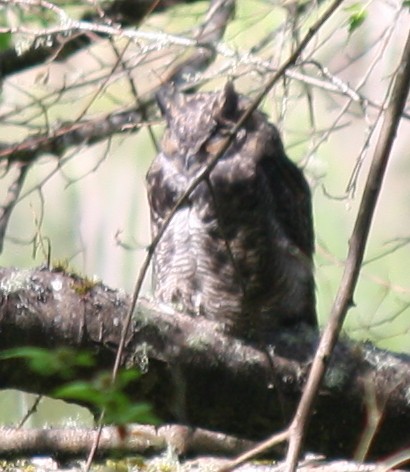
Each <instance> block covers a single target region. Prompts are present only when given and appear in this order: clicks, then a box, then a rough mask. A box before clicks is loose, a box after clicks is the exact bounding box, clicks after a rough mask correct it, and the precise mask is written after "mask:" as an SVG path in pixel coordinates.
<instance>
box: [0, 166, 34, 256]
mask: <svg viewBox="0 0 410 472" xmlns="http://www.w3.org/2000/svg"><path fill="white" fill-rule="evenodd" d="M28 169H29V164H27V163H22V164H21V165H20V166H19V168H18V174H17V176H16V178H15V179H14V180H13V182H12V183H11V185H10V187H9V188H8V191H7V196H6V198H5V201H4V203H3V205H2V206H1V207H0V253H1V252H2V250H3V244H4V236H5V234H6V229H7V225H8V222H9V219H10V216H11V213H12V211H13V208H14V207H15V206H16V203H17V201H18V198H19V195H20V192H21V189H22V188H23V185H24V181H25V180H26V176H27V172H28Z"/></svg>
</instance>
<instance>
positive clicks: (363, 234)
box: [286, 33, 410, 472]
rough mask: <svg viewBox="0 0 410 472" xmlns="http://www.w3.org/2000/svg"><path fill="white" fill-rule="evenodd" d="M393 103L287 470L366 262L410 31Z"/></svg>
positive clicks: (408, 84) (404, 91)
mask: <svg viewBox="0 0 410 472" xmlns="http://www.w3.org/2000/svg"><path fill="white" fill-rule="evenodd" d="M392 81H393V82H394V85H393V88H392V93H391V97H390V103H389V105H388V108H387V110H386V113H385V116H384V120H383V124H382V128H381V131H380V135H379V139H378V143H377V145H376V151H375V154H374V157H373V162H372V165H371V168H370V171H369V175H368V178H367V182H366V186H365V189H364V193H363V197H362V200H361V204H360V208H359V212H358V215H357V219H356V224H355V227H354V229H353V233H352V236H351V238H350V241H349V252H348V256H347V260H346V266H345V271H344V273H343V277H342V280H341V283H340V288H339V291H338V293H337V295H336V299H335V301H334V304H333V307H332V311H331V315H330V319H329V322H328V324H327V326H326V328H325V331H324V332H323V336H322V338H321V341H320V344H319V347H318V349H317V352H316V355H315V358H314V360H313V364H312V369H311V372H310V375H309V377H308V380H307V383H306V387H305V389H304V392H303V395H302V398H301V401H300V403H299V407H298V409H297V411H296V414H295V417H294V419H293V422H292V424H291V426H290V441H289V450H288V456H287V460H286V463H287V470H288V471H289V472H291V471H294V470H296V467H297V462H298V458H299V455H300V450H301V447H302V442H303V438H304V435H305V434H306V429H307V424H308V421H309V419H310V416H311V414H312V407H313V403H314V401H315V399H316V397H317V393H318V391H319V387H320V385H321V382H322V380H323V377H324V375H325V373H326V369H327V366H328V363H329V359H330V357H331V355H332V352H333V350H334V347H335V345H336V342H337V340H338V337H339V334H340V330H341V328H342V325H343V322H344V319H345V317H346V314H347V312H348V310H349V308H350V307H351V306H352V304H353V294H354V291H355V288H356V284H357V280H358V277H359V273H360V268H361V264H362V261H363V256H364V251H365V248H366V243H367V239H368V236H369V232H370V226H371V223H372V219H373V214H374V210H375V207H376V203H377V200H378V197H379V194H380V191H381V189H382V183H383V178H384V175H385V172H386V166H387V162H388V160H389V156H390V152H391V149H392V146H393V142H394V139H395V137H396V133H397V129H398V127H399V123H400V119H401V114H402V112H403V110H404V107H405V105H406V99H407V96H408V93H409V88H410V33H409V35H408V38H407V42H406V45H405V47H404V51H403V55H402V59H401V62H400V66H399V69H398V72H397V75H396V76H395V78H393V79H392Z"/></svg>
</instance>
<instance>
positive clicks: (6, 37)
mask: <svg viewBox="0 0 410 472" xmlns="http://www.w3.org/2000/svg"><path fill="white" fill-rule="evenodd" d="M10 44H11V33H0V51H4V50H5V49H8V48H9V47H10Z"/></svg>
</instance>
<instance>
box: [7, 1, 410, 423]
mask: <svg viewBox="0 0 410 472" xmlns="http://www.w3.org/2000/svg"><path fill="white" fill-rule="evenodd" d="M56 4H58V6H59V7H60V8H62V9H64V11H66V12H67V14H68V15H70V17H72V18H80V17H81V15H83V13H84V9H85V8H90V5H89V4H86V6H84V5H83V3H82V2H70V3H68V2H65V1H62V0H61V1H59V2H56ZM328 4H329V2H324V3H321V2H320V3H316V2H313V3H310V2H292V1H285V2H276V1H268V0H238V1H237V5H236V14H235V17H234V19H232V21H230V23H229V25H228V27H227V30H226V32H225V35H224V38H223V42H222V43H221V45H220V48H219V50H218V54H217V57H216V60H215V61H214V63H212V64H211V66H210V67H209V68H208V69H207V70H206V71H204V72H203V73H202V74H201V75H200V77H199V81H200V84H201V89H203V90H217V89H219V88H221V87H222V86H223V84H224V83H225V82H226V80H227V79H231V80H233V81H234V83H235V87H236V89H237V90H238V91H240V92H241V93H243V94H245V95H248V96H249V97H251V98H252V96H255V94H256V93H257V92H259V91H260V90H261V89H262V87H263V85H264V84H265V83H266V82H267V80H268V78H269V77H270V76H271V74H272V73H273V72H274V71H275V70H276V69H277V68H278V66H280V65H281V64H282V63H283V61H285V60H286V59H287V57H288V56H289V54H290V52H291V51H292V50H294V48H295V47H296V46H297V44H298V43H299V41H300V39H301V38H303V36H304V35H305V34H306V32H307V31H308V28H309V27H310V26H311V25H312V24H313V23H314V22H315V20H316V19H317V18H318V17H319V16H320V14H321V13H322V12H323V10H324V8H326V7H327V6H328ZM208 7H209V2H207V1H202V2H193V3H189V4H177V5H175V6H173V7H172V8H168V9H166V10H165V11H163V12H158V13H153V14H150V15H147V16H146V18H145V19H144V20H143V21H142V23H141V24H140V25H139V28H140V30H141V31H144V32H149V33H151V34H152V35H151V36H150V37H149V38H148V39H147V38H133V39H132V40H130V39H129V38H128V37H127V36H126V35H125V36H121V35H118V36H116V37H114V38H113V39H112V40H109V39H101V40H100V41H98V42H97V43H96V44H95V45H93V46H91V47H88V48H87V49H83V50H81V51H79V52H77V53H76V54H74V55H72V56H70V57H68V58H67V59H66V60H63V61H48V62H47V63H45V64H42V65H38V66H36V67H32V68H30V69H28V70H24V71H22V72H20V73H16V74H14V75H11V76H8V77H7V78H6V79H5V80H4V81H3V85H2V92H1V98H0V100H1V101H0V142H1V143H2V144H6V143H10V144H11V143H18V142H20V141H21V140H23V139H24V138H26V137H27V136H34V135H36V134H37V133H44V132H45V131H46V130H49V131H50V133H52V131H53V130H54V129H56V128H57V127H59V126H61V124H62V123H65V122H68V121H70V122H71V121H72V122H75V121H77V120H78V121H79V120H81V119H82V118H84V117H87V118H88V119H90V118H92V117H100V116H103V115H105V114H107V113H109V112H111V111H113V110H118V109H121V108H122V107H127V106H130V105H132V104H133V103H135V102H136V95H135V90H136V91H137V94H138V98H139V99H142V100H143V99H144V97H146V96H147V95H148V94H149V93H150V92H152V90H153V89H154V88H155V87H156V86H157V85H158V83H159V76H160V74H161V73H162V71H163V70H165V69H166V68H167V67H169V65H170V64H171V65H172V64H173V63H174V61H175V60H177V59H178V58H180V57H181V56H183V55H184V54H186V52H187V49H188V46H186V45H179V44H175V43H174V42H173V41H171V40H170V39H169V38H168V39H166V38H165V39H164V38H162V39H161V41H160V34H161V33H162V32H165V33H167V34H173V35H176V36H177V37H179V38H184V37H190V35H191V33H192V28H194V27H196V26H198V25H200V23H201V21H202V20H203V18H204V15H205V13H206V11H207V9H208ZM3 8H4V7H3ZM0 19H1V22H2V23H1V24H5V25H11V26H14V27H21V26H30V28H40V27H41V28H44V27H46V26H49V24H50V23H49V22H51V19H49V18H45V19H44V18H43V19H42V20H43V21H42V22H41V19H40V18H39V16H38V12H37V11H26V10H22V9H21V8H20V7H17V6H16V7H14V8H13V7H12V6H10V7H9V8H4V9H3V10H1V11H0ZM408 24H409V9H408V6H406V2H404V3H402V2H401V1H398V0H392V1H388V0H374V1H372V2H366V3H364V2H357V3H356V2H345V3H344V4H342V6H341V7H340V8H339V9H338V11H337V12H336V13H335V15H334V16H332V18H331V19H330V20H329V21H328V22H327V23H326V24H325V26H324V27H323V28H321V29H320V31H319V33H318V34H317V35H315V37H314V39H313V40H312V42H311V43H310V45H309V47H308V48H307V49H305V51H304V53H303V55H302V59H303V60H302V61H301V62H300V63H299V64H298V66H297V67H294V68H292V69H290V70H289V71H288V73H287V75H286V77H284V78H283V79H282V80H281V81H279V82H278V83H277V85H276V86H275V88H274V89H273V91H272V92H271V93H270V94H269V96H268V98H267V99H266V100H265V101H264V103H263V109H264V111H265V112H266V113H267V114H268V115H269V117H270V119H271V121H272V122H274V123H275V124H276V125H277V126H278V128H279V129H280V132H281V134H282V138H283V141H284V145H285V148H286V150H287V153H288V155H289V157H290V158H291V159H292V160H294V161H295V162H296V163H298V164H299V165H300V166H301V167H302V168H303V169H304V172H305V175H306V176H307V178H308V180H309V182H310V185H311V188H312V193H313V207H314V217H315V229H316V260H315V264H316V283H317V303H318V316H319V320H320V323H321V324H322V325H323V324H324V323H325V322H326V319H327V316H328V314H329V312H330V308H331V305H332V302H333V299H334V296H335V294H336V291H337V288H338V285H339V282H340V278H341V274H342V271H343V268H344V261H345V257H346V254H347V248H348V241H349V236H350V234H351V231H352V228H353V225H354V221H355V218H356V213H357V208H358V205H359V202H360V198H361V195H362V190H363V186H364V183H365V181H366V176H367V171H368V168H369V165H370V162H371V159H372V155H373V152H374V149H375V145H376V141H377V137H378V131H379V128H380V117H381V116H382V108H383V106H384V105H385V100H386V97H387V96H388V92H389V86H390V83H391V79H392V77H393V76H394V74H395V72H396V69H397V67H398V63H399V60H400V56H401V52H402V49H403V46H404V43H405V40H406V36H407V33H408ZM32 39H33V38H32V37H29V36H28V35H27V34H23V33H21V34H13V35H12V38H11V42H12V44H13V45H14V46H16V47H17V48H20V49H21V50H22V51H24V49H25V48H27V47H30V46H31V45H32V43H31V41H32ZM119 57H120V58H121V61H119ZM119 62H121V65H122V66H121V67H119V65H118V64H119ZM131 82H133V84H134V85H133V87H134V88H133V87H131ZM408 111H409V112H410V109H409V107H408ZM150 130H151V131H152V133H153V134H154V136H155V138H156V139H155V140H153V139H152V135H151V133H150ZM162 131H163V123H162V122H161V119H160V117H159V114H158V119H154V120H152V121H150V122H149V123H144V126H142V127H141V128H140V129H138V130H136V129H135V128H133V127H130V129H129V130H128V129H124V131H123V133H121V134H119V135H116V136H113V137H110V138H107V139H105V140H103V141H101V142H99V143H98V144H95V145H91V146H89V145H87V143H84V144H83V145H82V146H80V147H71V148H68V149H67V150H66V151H65V153H64V155H63V156H61V157H58V158H57V157H56V156H53V155H48V154H44V155H42V156H41V157H40V158H39V159H38V160H37V161H36V162H35V164H33V165H32V166H31V168H30V171H29V173H28V176H27V178H26V181H25V184H24V187H23V189H22V192H21V195H20V198H19V200H18V202H17V205H16V206H15V208H14V210H13V214H12V217H11V220H10V223H9V226H8V230H7V234H6V240H5V244H4V248H3V252H2V254H1V255H0V264H1V265H2V266H15V267H18V268H24V267H34V266H38V265H40V264H42V263H45V261H46V259H47V251H48V249H47V244H48V242H49V243H50V247H51V261H52V263H56V262H57V261H59V262H61V261H67V262H68V264H69V266H70V268H72V269H74V270H75V271H77V272H78V273H80V274H82V275H86V276H88V277H94V278H95V279H96V280H102V281H103V282H104V283H105V284H107V285H109V286H111V287H113V288H117V289H123V290H125V291H127V292H129V293H131V292H132V290H133V287H134V284H135V281H136V279H137V276H138V273H139V268H140V266H141V262H142V260H143V258H144V257H145V254H146V248H147V245H148V244H149V242H150V229H149V212H148V205H147V199H146V189H145V174H146V172H147V169H148V167H149V165H150V162H151V161H152V159H153V157H154V156H155V154H156V145H158V143H159V142H160V137H161V134H162ZM155 141H156V142H155ZM409 148H410V121H409V115H407V116H405V117H403V119H402V122H401V126H400V129H399V133H398V135H397V139H396V141H395V144H394V148H393V153H392V156H391V159H390V163H389V168H388V172H387V176H386V180H385V182H384V183H383V189H382V192H381V198H380V200H379V203H378V206H377V211H376V215H375V219H374V221H373V224H372V229H371V234H370V239H369V242H368V246H367V251H366V257H365V262H364V265H363V269H362V272H361V277H360V281H359V284H358V287H357V290H356V295H355V307H354V308H352V309H351V310H350V312H349V314H348V318H347V321H346V324H345V326H344V333H345V335H346V336H349V337H352V338H355V339H361V340H370V341H372V342H374V343H375V344H376V345H378V346H379V347H382V348H386V349H390V350H394V351H398V352H410V309H409V303H410V271H409V268H408V267H409V261H410V249H409V241H410V224H409V221H410V159H409V157H410V156H409ZM0 172H1V174H0V175H1V186H0V201H1V202H2V201H3V200H4V199H5V198H6V194H7V191H8V188H9V185H10V184H11V182H12V181H13V179H14V178H15V172H16V169H13V168H8V166H7V163H6V162H4V161H3V162H1V161H0ZM149 291H150V278H149V277H147V279H146V281H145V284H144V295H146V296H149ZM32 401H33V396H31V395H28V394H18V395H16V393H15V392H3V393H1V394H0V421H1V422H2V423H4V424H12V423H14V422H16V421H18V420H19V419H20V418H21V417H22V416H23V415H24V413H25V411H26V410H27V408H28V407H29V406H30V405H31V403H32ZM62 405H63V403H62V402H54V401H51V400H46V401H43V402H41V404H40V406H39V408H38V412H37V413H36V414H35V415H33V416H32V417H31V418H30V421H31V425H33V426H38V425H41V424H45V423H46V424H62V423H63V424H67V423H68V422H70V421H74V422H76V424H78V422H85V423H90V422H91V417H90V416H89V415H88V413H87V412H85V410H82V409H80V408H77V407H72V406H68V405H65V404H64V405H65V406H64V408H63V407H62Z"/></svg>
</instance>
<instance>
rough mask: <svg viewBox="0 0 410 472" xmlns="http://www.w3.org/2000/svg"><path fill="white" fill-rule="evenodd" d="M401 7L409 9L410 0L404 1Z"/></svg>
mask: <svg viewBox="0 0 410 472" xmlns="http://www.w3.org/2000/svg"><path fill="white" fill-rule="evenodd" d="M403 7H407V8H410V0H404V2H403Z"/></svg>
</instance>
